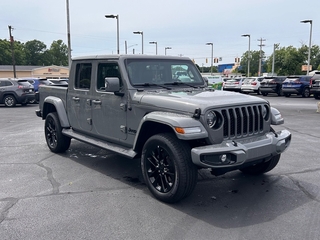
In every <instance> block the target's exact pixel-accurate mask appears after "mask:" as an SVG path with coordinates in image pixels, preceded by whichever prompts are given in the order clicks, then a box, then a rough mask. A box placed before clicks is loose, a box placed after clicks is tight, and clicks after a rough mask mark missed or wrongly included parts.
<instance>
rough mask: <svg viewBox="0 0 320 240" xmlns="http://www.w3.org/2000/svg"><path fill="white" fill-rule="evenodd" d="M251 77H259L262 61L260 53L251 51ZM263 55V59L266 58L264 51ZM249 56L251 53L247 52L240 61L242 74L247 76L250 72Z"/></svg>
mask: <svg viewBox="0 0 320 240" xmlns="http://www.w3.org/2000/svg"><path fill="white" fill-rule="evenodd" d="M250 55H251V57H250V76H257V75H258V71H259V60H260V51H250ZM261 55H262V59H264V58H265V53H264V51H262V53H261ZM248 56H249V51H246V52H245V53H244V54H243V55H242V57H241V61H240V66H241V67H240V69H241V70H240V71H239V72H241V73H243V74H245V75H247V71H248ZM263 62H264V61H261V65H262V66H261V69H263V68H264V66H263Z"/></svg>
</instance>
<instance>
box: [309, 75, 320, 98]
mask: <svg viewBox="0 0 320 240" xmlns="http://www.w3.org/2000/svg"><path fill="white" fill-rule="evenodd" d="M310 82H311V89H310V93H311V94H313V97H314V98H315V99H320V71H319V72H315V74H314V75H313V76H312V78H311V79H310Z"/></svg>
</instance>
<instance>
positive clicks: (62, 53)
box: [47, 40, 68, 66]
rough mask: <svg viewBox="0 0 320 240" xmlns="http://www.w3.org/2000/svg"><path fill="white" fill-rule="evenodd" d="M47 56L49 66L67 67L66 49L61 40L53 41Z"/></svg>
mask: <svg viewBox="0 0 320 240" xmlns="http://www.w3.org/2000/svg"><path fill="white" fill-rule="evenodd" d="M47 54H48V55H49V58H50V61H51V64H53V65H58V66H59V65H61V66H68V47H67V45H66V44H64V43H63V41H62V40H57V41H53V42H52V44H51V46H50V49H49V50H48V53H47Z"/></svg>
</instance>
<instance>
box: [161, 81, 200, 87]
mask: <svg viewBox="0 0 320 240" xmlns="http://www.w3.org/2000/svg"><path fill="white" fill-rule="evenodd" d="M164 85H186V86H188V87H193V88H198V87H196V86H194V85H192V84H189V83H185V82H178V81H175V82H171V83H165V84H164Z"/></svg>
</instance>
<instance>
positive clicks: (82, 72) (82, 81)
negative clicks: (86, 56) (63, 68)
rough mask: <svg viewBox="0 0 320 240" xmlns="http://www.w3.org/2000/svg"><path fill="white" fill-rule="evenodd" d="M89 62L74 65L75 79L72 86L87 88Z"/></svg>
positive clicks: (90, 67) (89, 71)
mask: <svg viewBox="0 0 320 240" xmlns="http://www.w3.org/2000/svg"><path fill="white" fill-rule="evenodd" d="M91 71H92V64H91V63H78V64H77V66H76V79H75V83H74V84H75V85H74V87H75V88H77V89H84V90H89V89H90V84H91Z"/></svg>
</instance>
